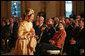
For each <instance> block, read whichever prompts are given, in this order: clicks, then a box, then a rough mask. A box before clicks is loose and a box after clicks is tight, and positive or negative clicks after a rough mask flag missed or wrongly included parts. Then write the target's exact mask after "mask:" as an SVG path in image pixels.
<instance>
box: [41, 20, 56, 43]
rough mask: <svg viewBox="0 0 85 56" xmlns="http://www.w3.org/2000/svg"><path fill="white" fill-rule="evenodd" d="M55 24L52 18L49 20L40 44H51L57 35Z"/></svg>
mask: <svg viewBox="0 0 85 56" xmlns="http://www.w3.org/2000/svg"><path fill="white" fill-rule="evenodd" d="M53 24H54V22H53V20H52V19H51V18H50V19H47V22H46V28H45V30H44V31H43V34H42V36H41V40H40V43H43V42H44V43H49V40H50V38H51V37H53V35H54V33H55V29H54V27H53Z"/></svg>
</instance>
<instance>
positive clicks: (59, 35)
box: [40, 22, 66, 55]
mask: <svg viewBox="0 0 85 56" xmlns="http://www.w3.org/2000/svg"><path fill="white" fill-rule="evenodd" d="M65 38H66V32H65V29H64V24H63V23H61V22H60V23H59V31H58V32H56V33H55V34H54V36H53V37H52V38H50V40H49V43H41V46H40V50H41V52H40V54H41V55H46V54H47V53H46V51H47V50H61V48H62V45H63V42H64V40H65ZM43 40H44V39H43ZM47 41H48V40H47Z"/></svg>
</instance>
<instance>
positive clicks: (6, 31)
mask: <svg viewBox="0 0 85 56" xmlns="http://www.w3.org/2000/svg"><path fill="white" fill-rule="evenodd" d="M22 21H23V20H22V17H20V18H18V19H16V18H14V17H12V18H9V19H8V18H7V19H6V18H5V20H4V19H3V20H2V23H1V49H2V51H1V52H5V51H6V50H7V51H6V52H10V50H11V49H12V47H14V48H15V46H16V42H17V39H18V37H17V36H18V29H19V26H20V24H21V22H22ZM29 26H30V25H29ZM33 28H34V30H35V34H36V36H37V38H36V39H37V46H36V48H35V50H36V51H35V53H34V54H37V55H46V54H47V53H46V50H61V48H62V46H63V45H64V46H63V55H80V54H84V52H83V51H84V18H81V17H80V16H77V17H76V19H74V18H68V17H52V18H48V19H46V20H45V19H44V17H43V16H37V18H36V20H35V21H33Z"/></svg>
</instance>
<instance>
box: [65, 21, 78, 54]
mask: <svg viewBox="0 0 85 56" xmlns="http://www.w3.org/2000/svg"><path fill="white" fill-rule="evenodd" d="M78 33H79V21H78V20H75V26H74V28H73V30H72V31H71V32H70V33H69V39H68V41H67V42H68V44H67V43H66V42H65V45H64V53H65V52H67V54H68V55H75V54H78V48H77V39H78V37H77V35H78Z"/></svg>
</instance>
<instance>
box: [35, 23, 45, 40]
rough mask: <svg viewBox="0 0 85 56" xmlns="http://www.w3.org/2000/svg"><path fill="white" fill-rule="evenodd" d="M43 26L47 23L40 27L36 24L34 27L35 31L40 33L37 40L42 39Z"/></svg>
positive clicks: (37, 33)
mask: <svg viewBox="0 0 85 56" xmlns="http://www.w3.org/2000/svg"><path fill="white" fill-rule="evenodd" d="M43 26H45V24H43V25H42V26H40V28H39V26H35V27H34V29H35V33H36V35H38V39H37V40H39V39H40V35H41V29H42V27H43Z"/></svg>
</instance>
